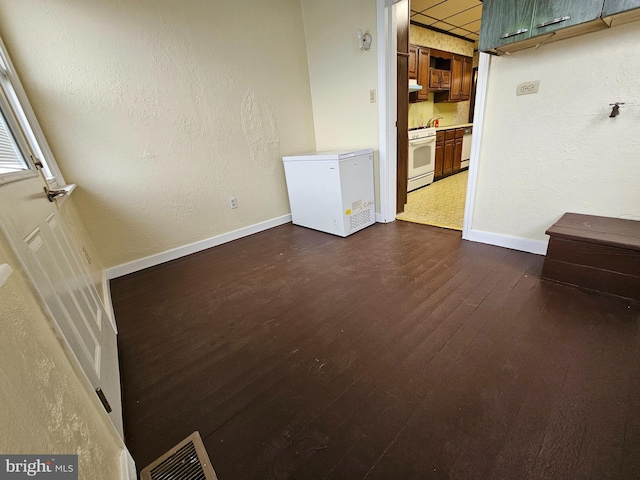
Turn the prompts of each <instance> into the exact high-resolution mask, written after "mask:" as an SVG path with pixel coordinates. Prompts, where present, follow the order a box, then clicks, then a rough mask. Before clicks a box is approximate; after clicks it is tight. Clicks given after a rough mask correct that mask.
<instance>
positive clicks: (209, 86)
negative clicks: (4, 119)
mask: <svg viewBox="0 0 640 480" xmlns="http://www.w3.org/2000/svg"><path fill="white" fill-rule="evenodd" d="M371 9H372V11H373V14H375V5H372V6H371ZM340 10H342V9H340ZM338 16H340V15H338ZM373 24H375V22H373ZM25 25H28V26H29V28H25ZM361 26H363V27H366V25H361ZM34 32H37V34H34ZM351 33H353V36H354V37H355V30H354V31H353V32H350V35H351ZM0 35H2V38H3V40H4V41H5V43H6V46H7V49H8V51H9V54H10V55H11V56H12V58H13V61H14V63H15V65H16V68H17V70H18V73H19V75H20V76H21V78H22V81H23V83H24V87H25V90H26V92H27V95H28V96H29V98H30V99H31V102H32V104H33V108H34V110H35V113H36V115H37V117H38V119H39V121H40V123H41V125H42V127H43V130H44V132H45V134H46V136H47V138H48V141H49V143H50V145H51V148H52V150H53V152H54V155H55V156H56V158H57V160H58V162H59V164H60V167H61V169H62V171H63V173H64V175H65V177H66V180H67V181H69V182H75V183H77V184H78V189H77V190H76V191H75V192H74V193H73V200H74V202H75V205H76V207H77V209H78V212H79V216H80V219H81V221H82V223H83V224H84V226H85V227H86V230H87V232H88V233H89V235H90V237H91V239H92V240H93V242H94V243H95V245H96V249H97V252H98V255H99V256H100V260H101V261H102V263H103V264H104V266H105V267H112V266H115V265H118V264H122V263H125V262H129V261H132V260H136V259H140V258H142V257H145V256H148V255H152V254H156V253H160V252H163V251H166V250H168V249H171V248H174V247H179V246H183V245H186V244H189V243H193V242H196V241H199V240H203V239H206V238H210V237H213V236H216V235H219V234H222V233H226V232H229V231H232V230H236V229H238V228H242V227H245V226H249V225H253V224H255V223H258V222H261V221H264V220H268V219H272V218H275V217H279V216H282V215H286V214H288V213H289V211H290V209H289V203H288V198H287V193H286V184H285V178H284V170H283V167H282V160H281V157H282V155H285V154H292V153H300V152H304V151H309V150H313V149H314V148H315V141H314V128H313V115H312V110H311V92H310V88H309V68H308V65H307V56H306V45H305V37H304V29H303V22H302V10H301V3H300V2H299V1H298V0H274V1H270V2H210V1H206V0H186V1H183V2H174V1H172V0H157V1H154V2H145V1H135V2H131V1H125V0H91V1H86V0H29V1H24V2H14V1H11V0H0ZM370 55H371V57H372V58H375V53H374V52H372V53H371V54H370ZM374 61H375V60H374ZM364 91H365V90H364V89H363V92H364ZM363 95H365V98H366V99H367V101H368V86H367V87H366V92H365V93H363ZM374 121H376V120H374ZM376 132H377V131H376V130H375V128H374V136H375V135H376ZM325 143H327V142H325ZM355 143H359V142H355ZM362 143H365V142H364V141H363V142H362ZM366 143H368V142H366ZM337 146H340V145H337ZM374 146H375V145H374ZM231 196H235V197H237V200H238V208H237V209H235V210H231V209H230V208H229V205H228V198H229V197H231Z"/></svg>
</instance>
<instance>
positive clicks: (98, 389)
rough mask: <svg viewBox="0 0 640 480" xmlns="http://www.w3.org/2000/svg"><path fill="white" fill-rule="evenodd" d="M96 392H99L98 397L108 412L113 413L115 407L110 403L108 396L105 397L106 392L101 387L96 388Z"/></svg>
mask: <svg viewBox="0 0 640 480" xmlns="http://www.w3.org/2000/svg"><path fill="white" fill-rule="evenodd" d="M96 393H97V394H98V398H99V399H100V401H101V402H102V406H103V407H104V409H105V410H106V411H107V413H111V412H112V411H113V409H112V408H111V405H109V401H108V400H107V397H105V395H104V392H103V391H102V389H101V388H100V387H98V388H96Z"/></svg>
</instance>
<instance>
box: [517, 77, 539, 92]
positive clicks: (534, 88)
mask: <svg viewBox="0 0 640 480" xmlns="http://www.w3.org/2000/svg"><path fill="white" fill-rule="evenodd" d="M539 85H540V80H536V81H535V82H524V83H521V84H519V85H518V87H517V88H516V95H517V96H519V95H531V94H532V93H538V86H539Z"/></svg>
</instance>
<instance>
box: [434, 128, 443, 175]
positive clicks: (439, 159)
mask: <svg viewBox="0 0 640 480" xmlns="http://www.w3.org/2000/svg"><path fill="white" fill-rule="evenodd" d="M443 167H444V132H437V133H436V161H435V168H434V174H433V176H434V178H435V179H438V178H441V177H442V169H443Z"/></svg>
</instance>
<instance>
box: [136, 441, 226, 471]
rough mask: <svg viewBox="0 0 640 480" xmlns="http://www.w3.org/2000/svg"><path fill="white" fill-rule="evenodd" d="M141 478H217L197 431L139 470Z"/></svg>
mask: <svg viewBox="0 0 640 480" xmlns="http://www.w3.org/2000/svg"><path fill="white" fill-rule="evenodd" d="M140 478H141V479H142V480H218V477H216V472H214V471H213V467H212V466H211V461H210V460H209V455H207V451H206V450H205V448H204V444H203V443H202V438H201V437H200V434H199V433H198V432H193V433H192V434H191V435H189V436H188V437H187V438H185V439H184V440H183V441H182V442H180V443H179V444H178V445H176V446H175V447H173V448H172V449H171V450H169V451H168V452H167V453H165V454H164V455H162V456H161V457H160V458H158V459H157V460H155V461H154V462H153V463H151V464H150V465H149V466H147V467H145V469H144V470H142V472H140Z"/></svg>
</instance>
